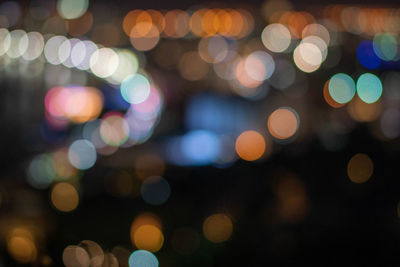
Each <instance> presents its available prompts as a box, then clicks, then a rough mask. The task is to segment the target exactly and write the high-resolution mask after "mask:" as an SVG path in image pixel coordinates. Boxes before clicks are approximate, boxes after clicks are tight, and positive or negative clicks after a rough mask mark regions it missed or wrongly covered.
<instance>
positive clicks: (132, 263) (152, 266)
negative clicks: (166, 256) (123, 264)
mask: <svg viewBox="0 0 400 267" xmlns="http://www.w3.org/2000/svg"><path fill="white" fill-rule="evenodd" d="M128 262H129V267H144V266H146V267H158V260H157V257H156V256H155V255H154V254H153V253H151V252H149V251H147V250H135V251H134V252H133V253H132V254H131V255H130V256H129V261H128Z"/></svg>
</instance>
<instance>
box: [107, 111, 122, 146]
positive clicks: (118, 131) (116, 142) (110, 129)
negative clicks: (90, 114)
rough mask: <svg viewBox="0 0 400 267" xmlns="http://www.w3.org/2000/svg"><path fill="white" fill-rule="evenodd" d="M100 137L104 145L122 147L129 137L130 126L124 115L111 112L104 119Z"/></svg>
mask: <svg viewBox="0 0 400 267" xmlns="http://www.w3.org/2000/svg"><path fill="white" fill-rule="evenodd" d="M100 136H101V139H103V141H104V143H106V144H108V145H110V146H120V145H121V144H123V143H125V142H126V140H128V137H129V125H128V123H127V121H126V120H125V119H124V115H123V114H122V113H119V112H110V113H108V114H106V115H105V116H104V117H103V120H102V121H101V124H100Z"/></svg>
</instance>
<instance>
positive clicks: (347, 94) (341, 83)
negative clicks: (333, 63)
mask: <svg viewBox="0 0 400 267" xmlns="http://www.w3.org/2000/svg"><path fill="white" fill-rule="evenodd" d="M328 88H329V94H330V96H331V97H332V99H333V100H335V101H336V102H338V103H339V104H345V103H347V102H349V101H350V100H351V99H353V97H354V94H355V92H356V86H355V84H354V80H353V78H351V77H350V76H349V75H347V74H344V73H337V74H335V75H333V76H332V77H331V79H330V80H329V85H328Z"/></svg>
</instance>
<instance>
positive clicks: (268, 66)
mask: <svg viewBox="0 0 400 267" xmlns="http://www.w3.org/2000/svg"><path fill="white" fill-rule="evenodd" d="M244 68H245V70H246V72H247V74H248V75H249V76H250V77H251V78H252V79H254V80H256V81H264V80H266V79H269V78H270V77H271V76H272V74H273V73H274V70H275V62H274V60H273V58H272V57H271V56H270V55H269V54H268V53H266V52H263V51H256V52H253V53H251V54H250V55H249V56H248V57H247V58H246V60H245V62H244Z"/></svg>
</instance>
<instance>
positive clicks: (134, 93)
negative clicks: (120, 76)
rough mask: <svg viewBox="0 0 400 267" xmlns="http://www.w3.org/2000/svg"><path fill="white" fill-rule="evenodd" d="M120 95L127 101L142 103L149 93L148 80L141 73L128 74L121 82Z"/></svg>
mask: <svg viewBox="0 0 400 267" xmlns="http://www.w3.org/2000/svg"><path fill="white" fill-rule="evenodd" d="M121 95H122V97H123V98H124V99H125V101H127V102H128V103H131V104H139V103H142V102H144V101H146V99H147V98H148V97H149V95H150V82H149V80H148V79H147V78H146V77H144V76H143V75H141V74H135V75H131V76H128V77H127V78H126V79H124V80H123V81H122V83H121Z"/></svg>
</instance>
